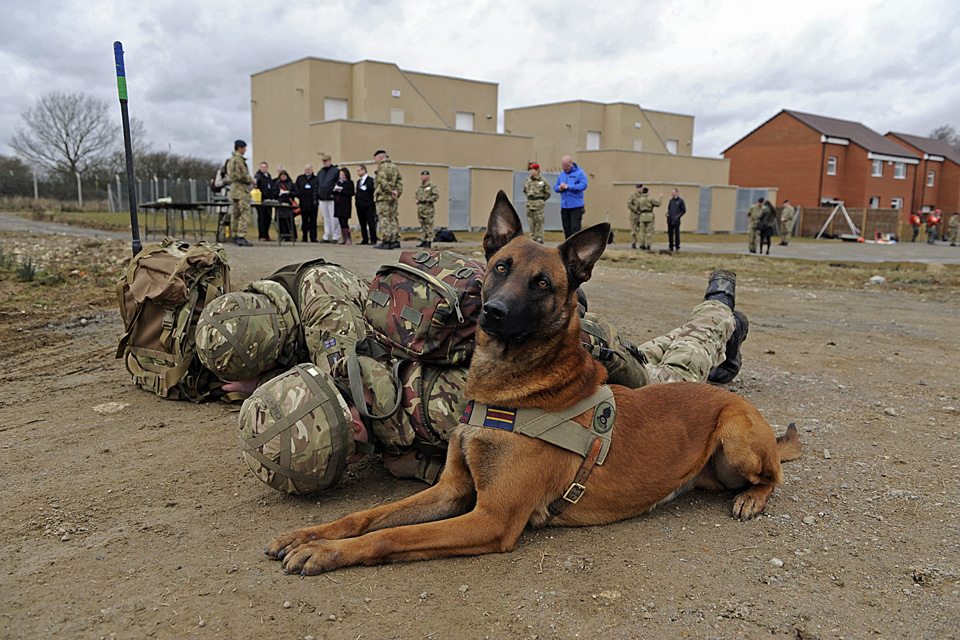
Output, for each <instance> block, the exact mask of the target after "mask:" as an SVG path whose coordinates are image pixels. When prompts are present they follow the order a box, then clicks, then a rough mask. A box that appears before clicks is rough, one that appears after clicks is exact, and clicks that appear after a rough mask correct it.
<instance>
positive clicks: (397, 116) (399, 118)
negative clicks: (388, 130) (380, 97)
mask: <svg viewBox="0 0 960 640" xmlns="http://www.w3.org/2000/svg"><path fill="white" fill-rule="evenodd" d="M390 124H403V109H390Z"/></svg>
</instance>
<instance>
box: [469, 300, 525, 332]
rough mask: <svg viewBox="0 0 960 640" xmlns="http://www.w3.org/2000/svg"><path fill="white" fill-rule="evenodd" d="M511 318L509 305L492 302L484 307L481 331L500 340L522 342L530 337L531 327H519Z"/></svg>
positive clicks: (481, 314)
mask: <svg viewBox="0 0 960 640" xmlns="http://www.w3.org/2000/svg"><path fill="white" fill-rule="evenodd" d="M515 315H516V314H514V316H513V317H511V315H510V312H509V309H508V308H507V305H505V304H504V303H503V302H500V301H499V300H491V301H490V302H486V303H484V305H483V309H482V312H481V313H480V322H479V325H480V329H482V330H483V331H484V332H485V333H487V334H488V335H490V336H492V337H494V338H497V339H499V340H505V341H509V342H521V341H522V340H523V339H524V338H526V337H527V336H528V335H530V327H529V326H527V327H524V326H519V325H518V324H517V323H516V322H515V320H516V317H515Z"/></svg>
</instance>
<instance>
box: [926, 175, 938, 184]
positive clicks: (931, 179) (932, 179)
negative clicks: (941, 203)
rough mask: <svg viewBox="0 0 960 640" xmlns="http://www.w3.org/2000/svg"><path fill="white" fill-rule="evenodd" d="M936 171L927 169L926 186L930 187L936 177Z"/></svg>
mask: <svg viewBox="0 0 960 640" xmlns="http://www.w3.org/2000/svg"><path fill="white" fill-rule="evenodd" d="M936 175H937V173H936V171H927V186H928V187H932V186H933V181H934V179H935V178H936Z"/></svg>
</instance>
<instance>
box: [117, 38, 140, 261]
mask: <svg viewBox="0 0 960 640" xmlns="http://www.w3.org/2000/svg"><path fill="white" fill-rule="evenodd" d="M113 57H114V59H115V60H116V63H117V92H118V93H119V94H120V116H121V118H122V119H123V151H124V153H125V154H126V156H127V191H128V194H129V197H130V229H131V231H132V232H133V255H134V256H136V255H137V254H138V253H140V249H142V248H143V247H142V246H141V245H140V224H139V221H138V219H137V187H136V184H135V183H134V181H133V145H132V144H131V142H130V116H129V115H128V114H127V74H126V71H125V70H124V68H123V45H122V44H120V41H119V40H118V41H117V42H114V43H113Z"/></svg>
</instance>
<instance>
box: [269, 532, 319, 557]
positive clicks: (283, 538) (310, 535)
mask: <svg viewBox="0 0 960 640" xmlns="http://www.w3.org/2000/svg"><path fill="white" fill-rule="evenodd" d="M317 539H318V536H317V534H316V530H315V528H310V529H297V530H296V531H287V532H286V533H284V534H281V535H279V536H277V537H276V538H274V539H273V540H271V541H270V543H269V544H267V546H266V547H264V549H263V552H264V553H265V554H267V555H268V556H270V557H271V558H273V559H274V560H283V558H284V557H285V556H287V555H288V554H289V553H290V552H291V551H293V550H294V549H296V548H298V547H300V546H301V545H304V544H307V543H310V542H314V541H316V540H317Z"/></svg>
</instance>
